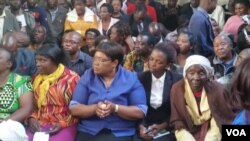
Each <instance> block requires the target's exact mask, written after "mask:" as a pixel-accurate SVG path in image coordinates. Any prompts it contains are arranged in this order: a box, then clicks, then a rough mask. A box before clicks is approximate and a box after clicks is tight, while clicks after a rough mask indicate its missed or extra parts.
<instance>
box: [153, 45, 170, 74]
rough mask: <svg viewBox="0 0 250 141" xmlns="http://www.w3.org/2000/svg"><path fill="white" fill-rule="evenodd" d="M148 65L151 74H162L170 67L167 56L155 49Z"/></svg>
mask: <svg viewBox="0 0 250 141" xmlns="http://www.w3.org/2000/svg"><path fill="white" fill-rule="evenodd" d="M148 65H149V70H150V72H151V73H153V74H162V73H163V72H164V71H165V70H166V68H167V67H168V66H169V63H168V62H167V56H166V55H165V54H164V53H163V52H161V51H159V50H156V49H154V50H153V51H152V53H151V55H150V57H149V62H148Z"/></svg>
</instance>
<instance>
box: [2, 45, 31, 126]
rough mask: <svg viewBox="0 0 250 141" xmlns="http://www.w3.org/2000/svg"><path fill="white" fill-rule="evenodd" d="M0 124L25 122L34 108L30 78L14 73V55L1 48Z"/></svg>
mask: <svg viewBox="0 0 250 141" xmlns="http://www.w3.org/2000/svg"><path fill="white" fill-rule="evenodd" d="M0 64H1V65H0V122H1V121H3V120H7V119H12V120H16V121H19V122H23V121H24V120H25V118H26V117H28V116H29V115H30V113H31V112H32V108H33V102H32V97H33V94H32V92H31V83H30V78H29V77H27V76H20V75H18V74H16V73H13V72H12V70H13V69H14V68H15V58H14V56H13V54H12V53H11V52H10V51H8V50H6V49H5V48H3V47H0Z"/></svg>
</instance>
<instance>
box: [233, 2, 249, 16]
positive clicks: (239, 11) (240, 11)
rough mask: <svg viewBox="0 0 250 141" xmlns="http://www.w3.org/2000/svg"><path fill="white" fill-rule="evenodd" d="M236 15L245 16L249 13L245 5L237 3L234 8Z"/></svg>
mask: <svg viewBox="0 0 250 141" xmlns="http://www.w3.org/2000/svg"><path fill="white" fill-rule="evenodd" d="M234 13H235V15H238V16H243V15H245V14H246V13H247V8H246V6H245V5H244V4H241V3H237V4H235V6H234Z"/></svg>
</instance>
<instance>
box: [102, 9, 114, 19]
mask: <svg viewBox="0 0 250 141" xmlns="http://www.w3.org/2000/svg"><path fill="white" fill-rule="evenodd" d="M99 13H100V17H101V19H107V18H110V17H111V14H112V13H109V11H108V8H107V7H105V6H103V7H101V9H100V11H99Z"/></svg>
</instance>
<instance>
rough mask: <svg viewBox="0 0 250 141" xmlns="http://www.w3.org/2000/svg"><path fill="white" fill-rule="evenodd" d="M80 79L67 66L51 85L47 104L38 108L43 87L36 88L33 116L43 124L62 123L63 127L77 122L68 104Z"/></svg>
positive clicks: (46, 100) (46, 99)
mask: <svg viewBox="0 0 250 141" xmlns="http://www.w3.org/2000/svg"><path fill="white" fill-rule="evenodd" d="M79 79H80V77H79V76H78V75H77V74H76V73H75V72H73V71H71V70H69V69H68V68H65V69H64V72H63V74H62V75H61V76H60V78H59V79H58V80H57V81H56V82H55V83H53V84H51V85H50V87H49V90H48V93H47V95H46V98H45V104H43V105H42V106H41V108H40V109H38V108H37V107H38V106H37V100H38V98H39V91H40V90H41V89H43V88H42V87H40V86H39V87H38V88H37V89H36V90H34V98H35V107H36V110H35V111H34V112H33V113H32V115H31V117H33V118H35V119H36V120H38V121H39V122H40V124H41V125H42V126H46V125H53V124H55V123H60V125H61V126H62V127H68V126H70V125H73V124H75V123H76V122H77V120H76V119H75V118H73V117H72V115H71V114H70V111H69V106H68V105H69V102H70V100H71V98H72V94H73V91H74V89H75V87H76V84H77V82H78V80H79ZM41 83H42V82H41Z"/></svg>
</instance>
